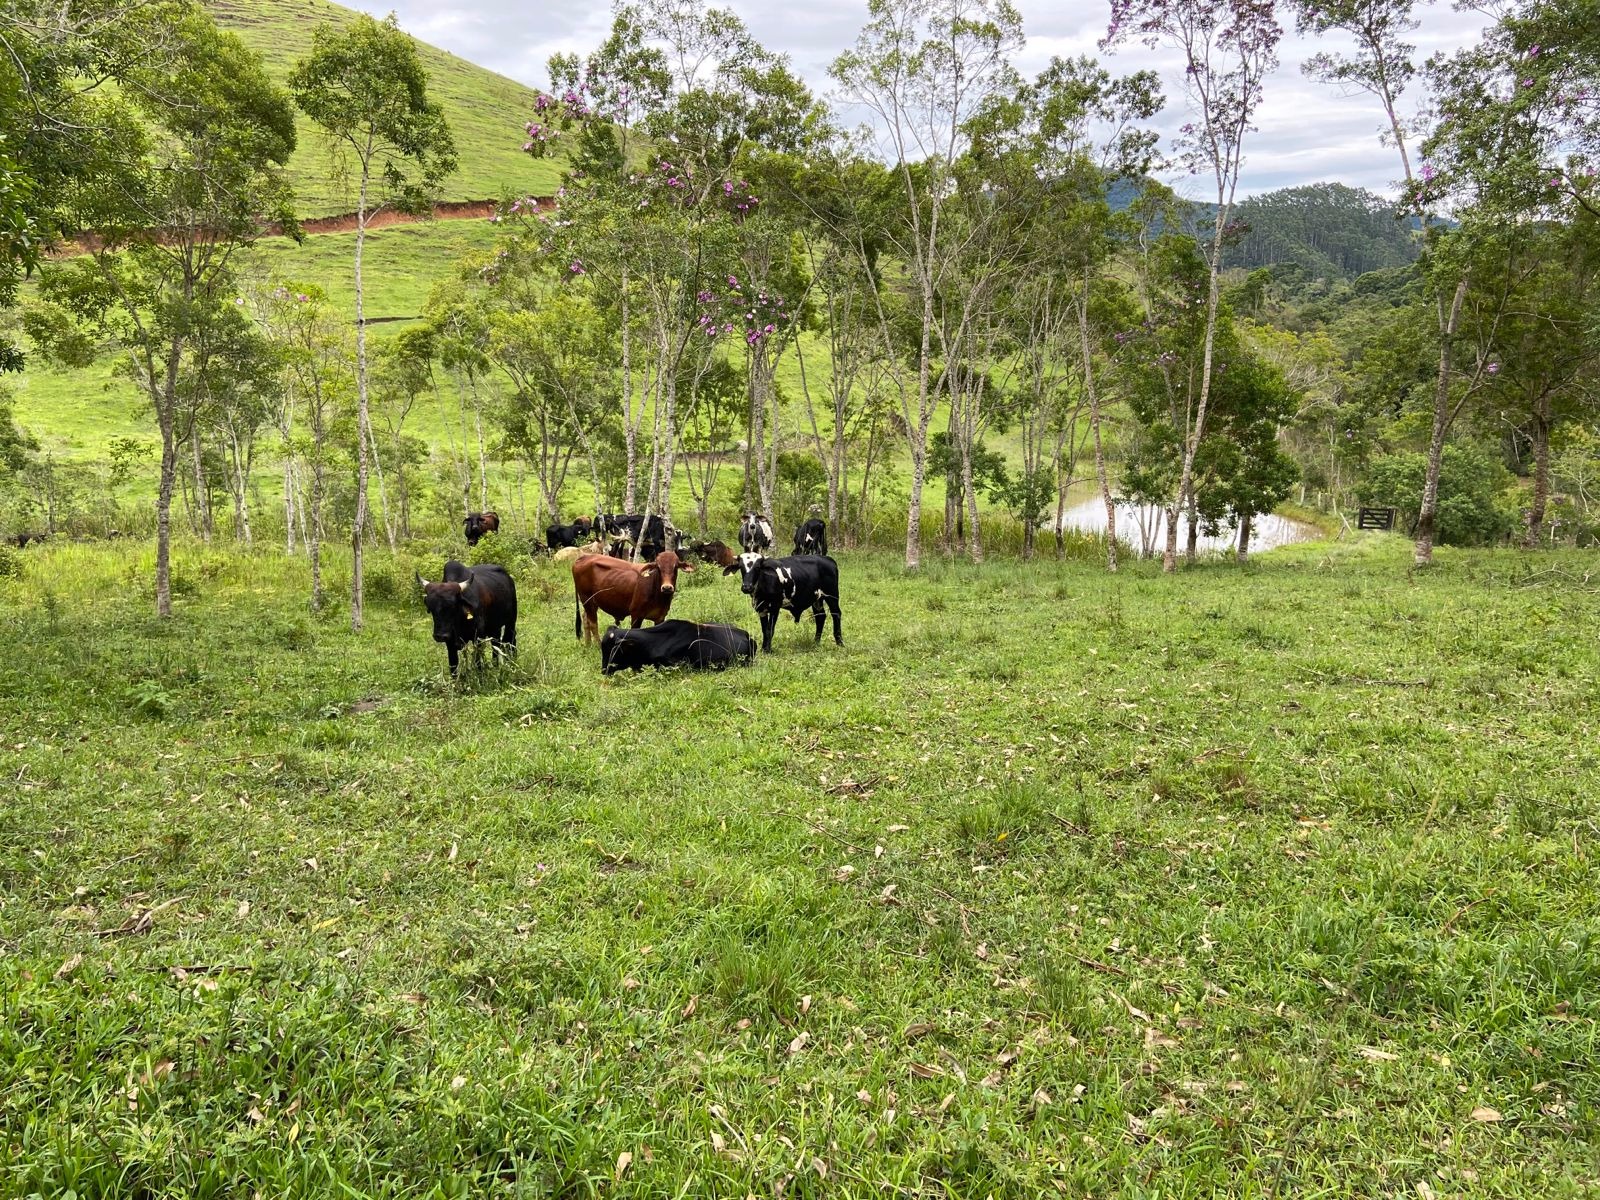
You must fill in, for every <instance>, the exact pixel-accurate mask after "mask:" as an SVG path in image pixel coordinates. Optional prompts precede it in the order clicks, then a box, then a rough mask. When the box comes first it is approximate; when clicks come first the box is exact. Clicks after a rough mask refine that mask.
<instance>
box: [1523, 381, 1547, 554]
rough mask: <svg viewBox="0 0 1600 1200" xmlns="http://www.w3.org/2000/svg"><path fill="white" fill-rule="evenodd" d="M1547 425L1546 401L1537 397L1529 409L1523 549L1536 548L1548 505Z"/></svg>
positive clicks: (1542, 531)
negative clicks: (1529, 489)
mask: <svg viewBox="0 0 1600 1200" xmlns="http://www.w3.org/2000/svg"><path fill="white" fill-rule="evenodd" d="M1550 425H1551V420H1550V403H1549V400H1548V398H1546V397H1541V398H1540V399H1539V400H1538V401H1536V402H1535V404H1534V409H1533V503H1532V505H1531V507H1530V508H1529V509H1528V532H1527V534H1526V535H1524V537H1523V539H1522V548H1523V549H1524V550H1537V549H1538V548H1539V541H1540V539H1541V537H1542V536H1543V534H1544V519H1545V513H1546V511H1547V510H1548V509H1549V507H1550Z"/></svg>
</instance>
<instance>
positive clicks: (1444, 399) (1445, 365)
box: [1412, 278, 1467, 567]
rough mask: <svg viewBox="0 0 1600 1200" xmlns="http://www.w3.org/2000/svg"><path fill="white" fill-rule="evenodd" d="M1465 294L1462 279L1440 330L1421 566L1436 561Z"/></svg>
mask: <svg viewBox="0 0 1600 1200" xmlns="http://www.w3.org/2000/svg"><path fill="white" fill-rule="evenodd" d="M1466 297H1467V281H1466V279H1465V278H1463V279H1462V280H1461V281H1460V282H1459V283H1458V284H1456V292H1455V297H1454V298H1453V299H1452V300H1451V302H1450V313H1449V316H1448V317H1446V318H1445V320H1444V321H1443V322H1442V323H1441V325H1440V329H1439V378H1438V381H1437V382H1436V383H1435V384H1434V391H1433V429H1432V431H1431V432H1430V434H1429V436H1428V471H1427V475H1426V476H1425V477H1424V479H1423V483H1422V506H1421V508H1420V509H1419V510H1418V512H1417V540H1416V545H1415V547H1414V548H1413V551H1412V561H1413V562H1414V563H1415V564H1416V565H1417V566H1419V567H1423V566H1427V565H1428V564H1429V563H1431V562H1432V561H1433V539H1434V537H1435V536H1436V535H1437V533H1438V530H1437V528H1436V527H1437V525H1438V521H1439V471H1440V468H1441V467H1442V466H1443V465H1444V442H1445V438H1446V436H1448V434H1449V432H1450V424H1451V418H1452V417H1453V416H1454V414H1453V413H1452V412H1451V409H1450V354H1451V351H1452V350H1453V349H1454V347H1455V337H1456V326H1457V324H1458V323H1459V322H1460V319H1461V305H1462V302H1463V301H1464V300H1465V299H1466ZM1442 302H1443V298H1442V297H1441V303H1442Z"/></svg>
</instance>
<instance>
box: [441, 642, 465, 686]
mask: <svg viewBox="0 0 1600 1200" xmlns="http://www.w3.org/2000/svg"><path fill="white" fill-rule="evenodd" d="M444 648H445V649H446V650H448V651H449V652H450V678H452V679H454V678H455V677H456V675H457V674H458V673H459V671H460V668H461V648H460V647H459V646H457V645H456V644H455V643H454V642H446V643H445V646H444Z"/></svg>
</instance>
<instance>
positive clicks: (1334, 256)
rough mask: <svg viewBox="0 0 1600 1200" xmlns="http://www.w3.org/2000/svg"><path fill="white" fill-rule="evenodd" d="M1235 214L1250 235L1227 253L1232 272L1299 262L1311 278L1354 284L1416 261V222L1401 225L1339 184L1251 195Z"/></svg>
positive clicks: (1390, 211) (1372, 199) (1368, 197)
mask: <svg viewBox="0 0 1600 1200" xmlns="http://www.w3.org/2000/svg"><path fill="white" fill-rule="evenodd" d="M1235 212H1236V216H1235V218H1234V219H1235V220H1236V221H1237V222H1239V223H1240V224H1241V225H1245V226H1248V227H1249V232H1248V233H1246V234H1245V235H1244V237H1243V238H1241V239H1240V241H1239V243H1238V244H1237V245H1236V246H1234V247H1233V248H1232V250H1230V251H1229V253H1228V259H1227V261H1228V265H1229V266H1231V267H1243V268H1245V269H1246V270H1254V269H1255V268H1257V267H1269V266H1272V265H1274V264H1277V263H1286V262H1294V263H1298V264H1299V265H1300V266H1302V267H1304V268H1305V269H1306V271H1307V272H1309V273H1310V274H1311V275H1313V276H1317V277H1323V278H1343V279H1354V278H1355V277H1356V276H1357V275H1365V274H1366V273H1367V272H1368V271H1381V270H1385V269H1387V268H1389V267H1400V266H1405V265H1406V264H1408V263H1411V262H1414V261H1415V260H1416V257H1417V249H1418V240H1417V233H1416V225H1415V222H1413V221H1409V220H1405V219H1397V218H1396V217H1395V210H1394V204H1393V203H1392V202H1391V201H1389V200H1386V199H1385V198H1384V197H1382V196H1379V195H1376V194H1374V193H1372V192H1368V191H1365V190H1363V189H1361V188H1353V187H1348V186H1346V185H1345V184H1342V183H1311V184H1307V185H1305V186H1304V187H1293V188H1284V189H1282V190H1281V191H1276V192H1267V193H1266V194H1265V195H1261V196H1252V197H1251V198H1250V199H1248V200H1244V201H1241V202H1240V203H1239V205H1238V206H1237V208H1236V209H1235Z"/></svg>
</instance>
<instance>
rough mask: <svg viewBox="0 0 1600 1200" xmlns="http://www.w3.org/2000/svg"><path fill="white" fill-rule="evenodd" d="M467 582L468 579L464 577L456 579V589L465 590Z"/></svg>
mask: <svg viewBox="0 0 1600 1200" xmlns="http://www.w3.org/2000/svg"><path fill="white" fill-rule="evenodd" d="M467 582H468V581H467V580H465V579H458V580H457V581H456V588H457V589H458V590H460V591H463V592H464V591H466V590H467Z"/></svg>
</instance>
